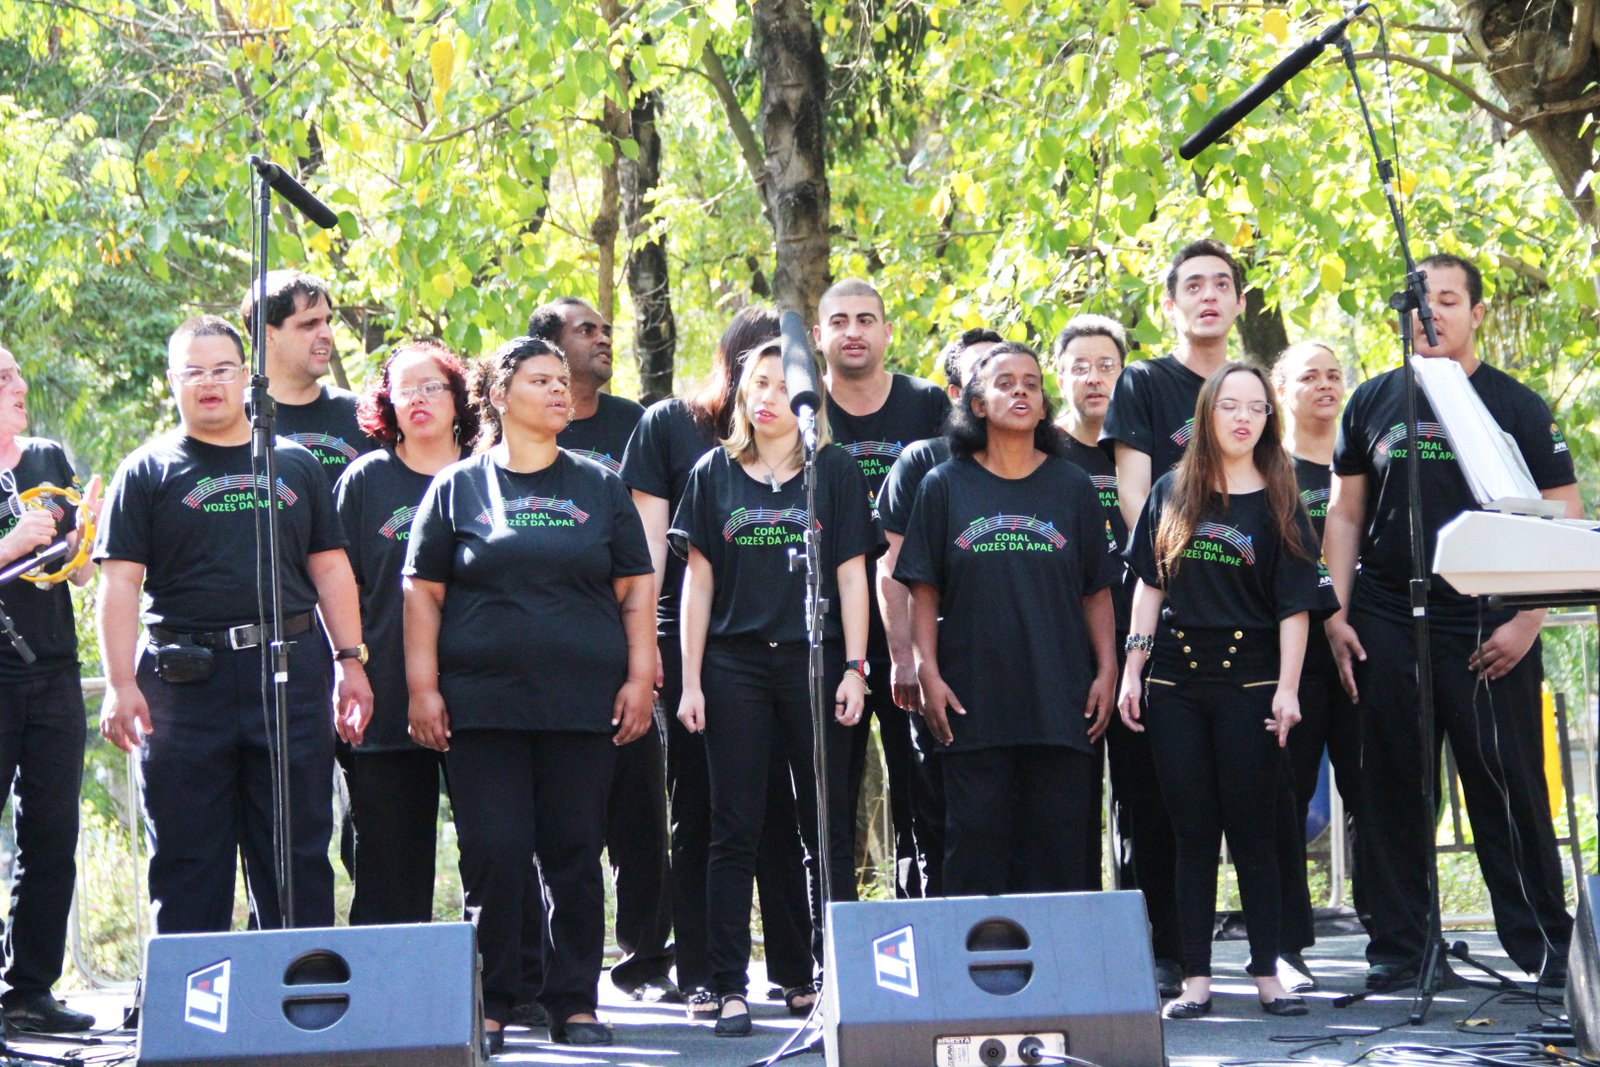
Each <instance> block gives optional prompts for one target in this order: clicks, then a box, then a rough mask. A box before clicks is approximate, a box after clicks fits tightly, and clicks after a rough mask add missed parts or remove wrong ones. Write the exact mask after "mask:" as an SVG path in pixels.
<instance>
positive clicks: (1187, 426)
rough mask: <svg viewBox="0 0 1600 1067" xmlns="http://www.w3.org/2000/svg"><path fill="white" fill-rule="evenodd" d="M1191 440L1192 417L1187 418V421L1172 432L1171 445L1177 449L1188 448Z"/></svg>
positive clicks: (1192, 433) (1192, 432)
mask: <svg viewBox="0 0 1600 1067" xmlns="http://www.w3.org/2000/svg"><path fill="white" fill-rule="evenodd" d="M1193 439H1194V416H1192V415H1191V416H1190V417H1189V421H1187V422H1185V423H1184V424H1183V425H1182V426H1179V427H1178V428H1177V429H1176V430H1173V431H1172V443H1173V444H1175V445H1177V446H1178V447H1179V448H1188V447H1189V442H1190V441H1192V440H1193Z"/></svg>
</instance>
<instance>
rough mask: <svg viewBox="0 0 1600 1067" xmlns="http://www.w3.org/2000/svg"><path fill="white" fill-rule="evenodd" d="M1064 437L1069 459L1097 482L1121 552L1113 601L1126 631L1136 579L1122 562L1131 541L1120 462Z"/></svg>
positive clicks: (1109, 535)
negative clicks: (1120, 493) (1120, 491)
mask: <svg viewBox="0 0 1600 1067" xmlns="http://www.w3.org/2000/svg"><path fill="white" fill-rule="evenodd" d="M1061 437H1062V439H1063V440H1064V441H1066V444H1067V458H1068V459H1069V460H1071V461H1072V462H1073V463H1074V464H1075V465H1077V466H1078V467H1080V468H1082V470H1083V472H1084V473H1085V474H1087V475H1088V476H1089V480H1090V481H1092V482H1093V483H1094V491H1095V495H1096V496H1097V497H1098V498H1099V500H1100V510H1101V511H1103V512H1105V519H1106V540H1107V542H1108V543H1109V544H1110V545H1111V551H1112V552H1115V553H1117V582H1116V584H1115V585H1113V586H1112V587H1111V604H1112V607H1113V608H1114V609H1115V610H1116V619H1117V632H1118V633H1124V634H1125V633H1127V632H1128V625H1129V620H1130V619H1131V618H1132V617H1133V587H1134V581H1133V579H1132V578H1131V576H1129V575H1128V573H1127V570H1126V568H1125V567H1124V566H1123V563H1122V556H1121V553H1122V549H1123V547H1124V546H1126V545H1127V543H1128V523H1127V521H1126V520H1125V519H1123V517H1122V508H1121V507H1119V506H1118V504H1117V465H1116V464H1115V463H1113V462H1111V457H1110V456H1108V455H1106V454H1105V452H1104V451H1102V450H1101V449H1099V448H1097V447H1096V446H1094V445H1086V444H1084V443H1083V442H1082V441H1080V440H1078V439H1077V438H1076V437H1073V436H1072V435H1071V434H1069V433H1063V434H1062V435H1061Z"/></svg>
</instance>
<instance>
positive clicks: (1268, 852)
mask: <svg viewBox="0 0 1600 1067" xmlns="http://www.w3.org/2000/svg"><path fill="white" fill-rule="evenodd" d="M1274 673H1275V672H1274ZM1277 684H1278V683H1277V681H1276V679H1263V678H1262V677H1261V673H1260V672H1253V673H1249V674H1246V673H1241V675H1240V677H1239V679H1238V680H1235V679H1233V678H1226V679H1224V678H1221V677H1218V676H1216V675H1214V674H1210V673H1206V674H1201V673H1199V672H1196V673H1195V674H1194V675H1193V676H1190V675H1189V672H1188V671H1186V670H1181V669H1174V668H1171V667H1168V666H1166V665H1165V664H1163V663H1161V662H1157V663H1156V664H1155V666H1153V667H1152V668H1151V669H1150V670H1149V672H1148V673H1147V675H1146V685H1145V700H1144V704H1145V707H1144V711H1143V719H1142V721H1143V722H1144V725H1145V733H1146V735H1147V736H1148V737H1149V738H1150V751H1151V754H1152V755H1153V756H1154V758H1155V766H1156V773H1157V775H1158V776H1159V777H1160V781H1161V793H1162V796H1163V797H1164V798H1165V800H1166V805H1167V812H1168V814H1169V815H1170V816H1171V818H1172V826H1173V829H1174V830H1175V831H1176V833H1177V859H1178V879H1177V888H1178V926H1179V930H1180V931H1181V933H1182V936H1183V960H1182V962H1183V969H1184V972H1185V973H1186V974H1188V975H1190V976H1191V977H1205V976H1209V975H1210V974H1211V935H1212V929H1213V926H1214V925H1215V920H1216V906H1217V905H1216V901H1217V856H1218V852H1219V849H1220V847H1221V844H1222V836H1223V834H1224V833H1226V834H1227V837H1228V850H1229V852H1230V853H1231V855H1232V857H1233V865H1234V869H1235V870H1236V871H1237V872H1238V876H1239V895H1240V896H1241V897H1242V898H1243V902H1244V915H1245V925H1246V926H1247V928H1248V930H1249V940H1250V962H1249V964H1248V966H1247V967H1246V968H1245V970H1246V971H1248V972H1249V973H1250V974H1251V975H1254V976H1256V977H1265V976H1268V975H1272V974H1275V973H1277V966H1278V952H1279V938H1280V921H1281V920H1280V914H1281V910H1282V905H1281V898H1280V891H1281V887H1280V877H1279V870H1278V858H1277V842H1276V835H1277V824H1278V816H1279V814H1280V811H1281V810H1282V800H1283V796H1282V794H1281V793H1280V785H1281V783H1280V777H1281V772H1282V771H1283V768H1284V765H1285V763H1284V758H1283V755H1282V753H1281V751H1280V750H1279V748H1278V741H1277V737H1276V736H1275V735H1273V734H1270V733H1268V732H1267V730H1266V728H1265V726H1264V725H1263V723H1264V721H1265V720H1266V719H1269V718H1271V717H1272V695H1273V692H1274V690H1275V689H1276V688H1277Z"/></svg>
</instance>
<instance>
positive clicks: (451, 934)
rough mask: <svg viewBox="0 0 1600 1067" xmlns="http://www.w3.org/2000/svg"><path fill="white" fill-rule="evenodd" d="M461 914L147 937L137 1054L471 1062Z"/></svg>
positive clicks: (177, 1058)
mask: <svg viewBox="0 0 1600 1067" xmlns="http://www.w3.org/2000/svg"><path fill="white" fill-rule="evenodd" d="M483 1046H484V1037H483V1008H482V997H481V993H480V986H479V980H478V945H477V938H476V932H475V931H474V930H473V928H472V926H471V924H469V923H420V924H416V925H411V926H350V927H331V928H318V929H304V930H266V931H250V932H241V933H225V934H172V935H166V936H161V937H154V938H151V940H150V944H149V947H148V948H147V949H146V953H145V969H144V1003H143V1006H142V1009H141V1011H140V1013H139V1063H140V1064H141V1065H150V1067H154V1065H161V1067H200V1065H202V1064H213V1065H214V1064H229V1065H234V1067H257V1065H261V1067H265V1065H267V1064H273V1065H284V1067H287V1065H293V1064H307V1065H309V1064H315V1065H317V1067H380V1065H381V1067H477V1065H478V1064H480V1063H482V1062H483V1059H484V1050H483Z"/></svg>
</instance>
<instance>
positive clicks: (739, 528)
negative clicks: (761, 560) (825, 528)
mask: <svg viewBox="0 0 1600 1067" xmlns="http://www.w3.org/2000/svg"><path fill="white" fill-rule="evenodd" d="M807 525H809V523H808V522H807V519H806V509H805V508H784V509H783V510H781V511H778V510H775V509H773V508H735V509H734V511H733V514H732V515H729V516H728V521H727V522H726V523H724V524H723V526H722V539H723V540H724V541H727V542H729V543H730V544H735V545H742V546H745V547H756V546H761V545H795V544H800V543H802V542H804V541H805V539H806V527H807ZM816 528H817V529H819V530H820V529H822V524H821V523H818V524H817V526H816Z"/></svg>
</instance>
